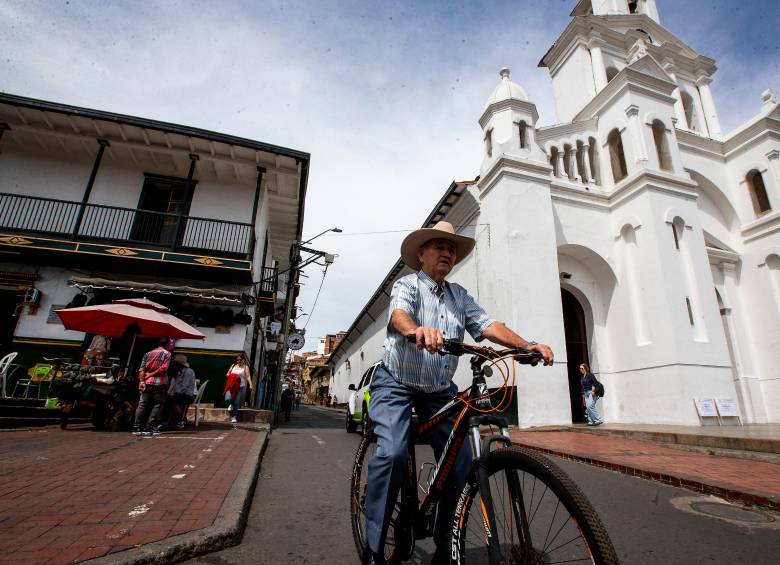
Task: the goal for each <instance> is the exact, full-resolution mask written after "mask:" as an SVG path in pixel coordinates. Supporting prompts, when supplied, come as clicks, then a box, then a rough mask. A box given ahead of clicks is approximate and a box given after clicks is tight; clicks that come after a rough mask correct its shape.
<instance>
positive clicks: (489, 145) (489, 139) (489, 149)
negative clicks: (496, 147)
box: [485, 129, 493, 157]
mask: <svg viewBox="0 0 780 565" xmlns="http://www.w3.org/2000/svg"><path fill="white" fill-rule="evenodd" d="M485 153H487V156H488V157H492V156H493V130H492V129H489V130H487V133H485Z"/></svg>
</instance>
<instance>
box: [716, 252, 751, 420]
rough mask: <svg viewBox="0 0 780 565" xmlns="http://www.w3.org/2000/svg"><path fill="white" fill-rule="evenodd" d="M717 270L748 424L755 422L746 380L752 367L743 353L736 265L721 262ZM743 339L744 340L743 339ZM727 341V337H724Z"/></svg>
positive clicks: (744, 325)
mask: <svg viewBox="0 0 780 565" xmlns="http://www.w3.org/2000/svg"><path fill="white" fill-rule="evenodd" d="M718 269H720V272H721V273H723V290H724V293H725V296H724V297H723V300H724V301H725V302H726V304H727V306H728V307H729V312H728V317H727V322H728V323H729V325H730V327H729V331H730V333H731V341H732V343H731V345H732V353H733V355H734V380H735V381H737V382H736V387H737V389H738V392H739V395H740V396H741V400H742V403H741V406H740V408H742V417H743V419H745V420H746V421H748V422H751V421H755V417H756V414H755V410H754V409H753V399H752V394H751V392H752V391H751V390H750V386H749V383H748V382H747V381H746V377H747V379H750V378H753V375H754V372H753V366H752V361H751V355H750V351H743V349H742V348H743V347H744V346H745V341H749V334H748V333H747V322H746V320H745V312H744V310H743V308H742V302H741V297H740V294H739V289H738V288H737V264H736V263H732V262H730V261H723V262H721V263H719V264H718ZM743 338H744V339H743ZM726 339H728V336H726Z"/></svg>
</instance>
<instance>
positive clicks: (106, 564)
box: [81, 430, 269, 565]
mask: <svg viewBox="0 0 780 565" xmlns="http://www.w3.org/2000/svg"><path fill="white" fill-rule="evenodd" d="M258 433H259V434H260V435H259V437H258V438H257V439H256V440H255V441H254V443H253V444H252V447H250V448H249V453H248V454H247V457H246V459H245V460H244V464H243V465H242V466H241V470H240V471H239V472H238V476H237V477H236V480H235V481H234V482H233V486H232V487H230V491H229V492H228V494H227V496H226V497H225V500H224V502H223V503H222V506H221V507H220V509H219V512H218V513H217V517H216V518H215V519H214V523H213V524H212V525H211V526H209V527H207V528H202V529H200V530H193V531H191V532H186V533H183V534H179V535H176V536H173V537H169V538H165V539H163V540H160V541H156V542H153V543H148V544H145V545H142V546H141V547H138V548H133V549H127V550H125V551H119V552H117V553H112V554H109V555H105V556H103V557H98V558H97V559H89V560H87V561H82V562H81V563H87V564H89V565H152V564H158V563H159V564H162V563H178V562H180V561H184V560H186V559H192V558H193V557H197V556H199V555H202V554H204V553H210V552H212V551H217V550H220V549H225V548H227V547H231V546H234V545H238V544H239V543H240V542H241V538H242V537H243V534H244V528H245V527H246V522H247V518H248V516H249V507H250V506H251V504H252V497H253V495H254V491H255V486H256V485H257V479H258V477H259V475H260V473H259V471H260V464H261V463H262V458H263V455H264V454H265V450H266V448H267V447H268V436H269V432H268V431H265V430H263V431H259V432H258Z"/></svg>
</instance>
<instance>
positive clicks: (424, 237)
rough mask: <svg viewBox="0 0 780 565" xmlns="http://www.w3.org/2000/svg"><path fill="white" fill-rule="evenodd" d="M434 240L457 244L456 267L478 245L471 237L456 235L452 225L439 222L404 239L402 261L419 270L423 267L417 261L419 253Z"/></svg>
mask: <svg viewBox="0 0 780 565" xmlns="http://www.w3.org/2000/svg"><path fill="white" fill-rule="evenodd" d="M432 239H446V240H447V241H451V242H452V243H454V244H455V264H456V265H457V264H458V263H460V261H462V260H463V259H465V258H466V256H467V255H468V254H469V253H471V250H472V249H474V244H475V243H476V241H475V240H474V239H473V238H471V237H466V236H465V235H458V234H456V233H455V230H454V229H453V227H452V224H451V223H449V222H437V224H436V225H435V226H433V227H432V228H422V229H419V230H416V231H413V232H412V233H410V234H409V235H407V236H406V237H405V238H404V241H403V243H401V259H403V260H404V263H406V264H407V265H408V266H409V267H411V268H412V269H415V270H419V269H420V266H421V265H420V261H418V260H417V251H418V250H419V249H420V247H421V246H423V245H424V244H425V243H427V242H429V241H430V240H432Z"/></svg>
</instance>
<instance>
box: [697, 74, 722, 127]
mask: <svg viewBox="0 0 780 565" xmlns="http://www.w3.org/2000/svg"><path fill="white" fill-rule="evenodd" d="M711 82H712V81H711V80H710V78H709V77H706V76H700V77H699V78H697V79H696V86H697V87H698V89H699V95H700V96H701V105H702V109H703V111H704V120H705V121H706V122H707V129H708V130H709V132H710V137H712V138H714V139H720V138H721V137H723V132H722V131H721V129H720V120H718V113H717V111H716V110H715V100H714V99H713V98H712V91H711V90H710V83H711Z"/></svg>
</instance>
